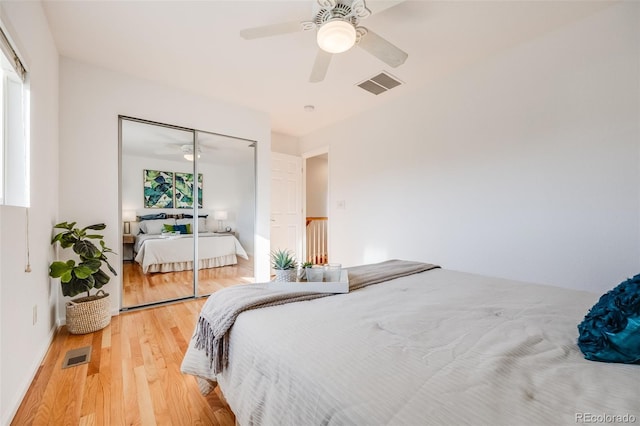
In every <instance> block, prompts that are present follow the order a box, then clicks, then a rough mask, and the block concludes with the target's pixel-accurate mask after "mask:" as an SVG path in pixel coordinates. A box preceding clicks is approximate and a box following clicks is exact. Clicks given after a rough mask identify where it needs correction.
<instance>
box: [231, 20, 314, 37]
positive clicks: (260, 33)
mask: <svg viewBox="0 0 640 426" xmlns="http://www.w3.org/2000/svg"><path fill="white" fill-rule="evenodd" d="M302 28H303V27H302V24H301V23H300V22H297V21H296V22H282V23H280V24H272V25H264V26H262V27H254V28H246V29H244V30H242V31H240V37H242V38H243V39H245V40H253V39H254V38H262V37H271V36H276V35H281V34H289V33H295V32H296V31H302Z"/></svg>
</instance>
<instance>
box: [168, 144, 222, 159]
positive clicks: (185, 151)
mask: <svg viewBox="0 0 640 426" xmlns="http://www.w3.org/2000/svg"><path fill="white" fill-rule="evenodd" d="M214 150H215V148H210V147H203V146H200V147H198V155H197V157H198V158H200V157H201V154H203V153H205V154H206V153H208V152H211V151H214ZM156 154H158V155H176V154H182V156H183V157H184V159H185V160H188V161H193V157H194V155H193V145H191V144H185V145H169V146H167V147H165V148H163V149H160V150H158V151H156Z"/></svg>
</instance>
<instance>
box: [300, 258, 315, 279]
mask: <svg viewBox="0 0 640 426" xmlns="http://www.w3.org/2000/svg"><path fill="white" fill-rule="evenodd" d="M312 266H313V263H311V262H304V263H302V264H300V268H298V279H299V280H306V279H307V268H310V267H312Z"/></svg>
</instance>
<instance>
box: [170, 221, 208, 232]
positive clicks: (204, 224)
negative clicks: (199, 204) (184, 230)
mask: <svg viewBox="0 0 640 426" xmlns="http://www.w3.org/2000/svg"><path fill="white" fill-rule="evenodd" d="M176 223H177V224H178V225H186V224H189V225H191V224H192V223H193V219H178V220H176ZM191 232H193V231H191ZM191 232H190V233H191ZM200 232H207V219H205V218H204V217H199V218H198V233H200Z"/></svg>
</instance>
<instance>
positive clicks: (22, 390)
mask: <svg viewBox="0 0 640 426" xmlns="http://www.w3.org/2000/svg"><path fill="white" fill-rule="evenodd" d="M58 328H59V327H58V325H57V324H54V325H53V327H52V328H51V330H50V331H49V334H48V336H47V339H45V342H44V343H43V345H42V347H41V348H40V350H39V351H38V352H39V356H37V357H36V358H35V360H36V361H35V362H34V364H32V366H31V371H32V372H31V375H30V376H29V377H28V379H27V380H26V381H25V382H26V383H23V384H22V386H20V387H19V388H18V391H19V392H17V393H16V396H15V398H14V399H13V400H12V401H11V402H10V403H9V406H10V407H11V409H10V411H8V412H7V413H6V417H5V418H3V419H2V424H3V425H8V424H11V421H12V420H13V418H14V417H15V416H16V413H17V412H18V409H19V408H20V404H22V400H23V399H24V397H25V396H26V395H27V392H28V391H29V388H30V387H31V384H32V383H33V379H35V377H36V374H38V370H39V369H40V366H41V365H42V363H43V362H44V359H45V357H46V356H47V352H49V348H50V347H51V343H53V339H54V338H55V336H56V333H57V331H58Z"/></svg>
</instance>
